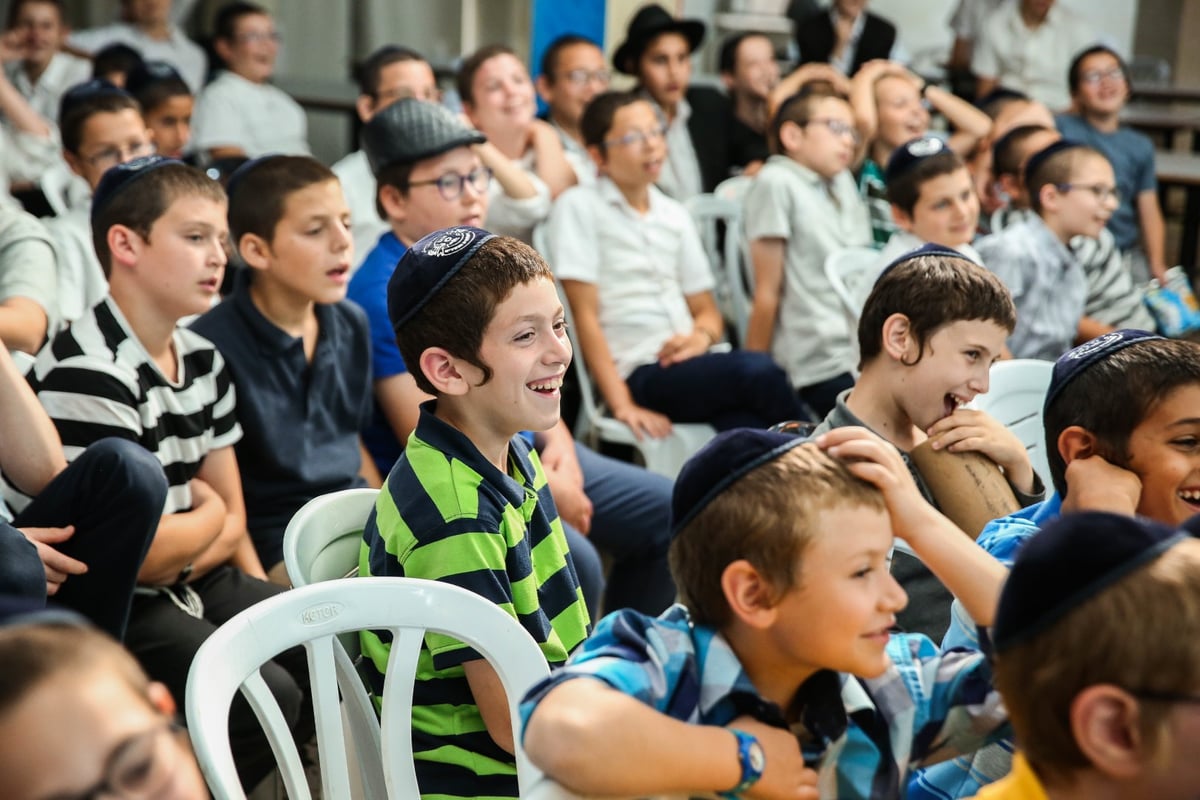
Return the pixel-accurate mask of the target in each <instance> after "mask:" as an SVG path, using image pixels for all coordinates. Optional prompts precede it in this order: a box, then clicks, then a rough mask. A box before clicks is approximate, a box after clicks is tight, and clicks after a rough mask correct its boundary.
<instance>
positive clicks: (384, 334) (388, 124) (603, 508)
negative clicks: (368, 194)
mask: <svg viewBox="0 0 1200 800" xmlns="http://www.w3.org/2000/svg"><path fill="white" fill-rule="evenodd" d="M481 139H482V137H481V135H480V134H479V133H478V132H477V131H472V130H470V129H469V128H466V127H464V126H463V125H462V123H461V122H460V121H459V120H458V119H456V118H455V117H454V115H453V114H451V113H450V112H449V111H447V110H445V109H444V108H441V107H439V106H435V105H433V104H431V103H425V102H422V101H419V100H415V99H403V100H399V101H397V102H396V103H394V104H393V105H392V106H391V107H389V108H387V109H384V110H383V111H381V112H380V113H379V114H377V115H375V117H374V118H373V119H372V120H371V121H370V122H369V123H368V124H367V127H366V128H365V129H364V131H363V147H364V152H365V153H366V155H367V156H368V157H369V158H370V160H371V163H372V164H373V165H374V167H375V169H376V172H377V174H378V176H379V203H380V207H381V208H383V210H384V213H385V216H386V217H387V219H388V221H389V223H390V224H391V228H392V230H391V231H390V232H389V233H386V234H384V235H383V236H382V237H380V239H379V244H378V245H377V246H376V247H375V249H374V250H372V251H371V254H370V255H369V256H368V257H367V259H366V260H365V261H364V262H363V266H362V269H361V270H359V272H358V273H356V274H355V276H354V278H353V279H352V280H351V281H350V292H349V296H350V299H351V300H353V301H354V302H356V303H358V304H359V305H360V306H362V307H363V309H365V310H366V312H367V317H368V319H369V321H370V323H371V331H372V335H371V371H372V373H373V380H374V395H375V404H374V413H373V417H372V419H371V423H370V426H369V427H366V428H365V429H364V431H363V440H364V442H365V443H366V445H367V448H368V449H369V450H370V452H371V455H372V456H373V458H374V459H375V464H376V466H377V467H378V469H379V472H380V473H381V474H386V473H387V472H388V471H390V470H391V468H392V465H393V464H394V463H395V462H396V459H397V458H399V456H400V453H401V452H402V449H403V447H404V443H405V442H407V441H408V438H409V435H410V434H411V433H412V431H413V428H415V427H416V424H417V416H418V414H419V412H420V404H421V403H423V402H424V401H426V400H429V399H431V398H430V396H429V395H428V394H426V393H425V392H424V391H422V390H421V389H420V388H418V386H417V383H416V381H415V380H414V377H413V375H414V372H413V371H411V370H409V369H408V368H407V367H406V365H405V363H404V359H403V358H401V356H400V350H399V348H398V347H397V345H396V336H395V333H394V332H393V331H392V326H391V323H390V322H389V321H388V314H387V304H386V296H387V292H386V287H387V282H388V280H389V279H390V278H391V277H392V274H393V273H394V272H395V269H396V263H397V262H398V261H399V260H400V258H401V257H402V256H403V255H404V253H405V252H406V251H407V250H408V248H409V247H410V246H411V245H412V244H413V243H414V242H416V241H417V240H419V239H421V238H423V237H425V236H427V235H428V234H431V233H433V232H434V231H437V230H440V229H442V228H449V227H454V226H455V225H471V224H475V225H478V224H479V221H480V220H481V219H484V218H486V217H487V212H488V195H487V191H486V182H487V177H486V172H487V171H486V169H485V168H484V166H483V162H482V159H481V157H480V150H481V149H486V148H487V144H486V142H482V141H481ZM472 176H474V177H472ZM442 185H450V186H455V187H456V188H457V191H458V194H457V196H455V195H454V192H449V195H450V196H449V198H448V197H447V194H448V193H447V191H445V190H443V189H442V188H441V186H442ZM532 443H533V444H534V445H535V446H536V447H537V449H538V456H539V458H540V459H541V461H542V467H543V468H544V470H545V472H546V480H547V481H548V482H549V484H550V492H551V494H552V495H553V496H554V504H555V506H557V508H558V510H559V515H560V516H561V518H562V521H563V527H564V531H565V533H566V535H567V542H568V544H569V545H570V548H571V555H572V557H573V558H574V560H575V569H576V571H577V572H578V573H579V582H580V584H582V585H583V588H584V596H585V598H586V599H587V602H588V607H589V608H593V609H597V610H599V608H600V597H601V593H602V587H603V585H604V568H603V565H602V564H601V563H600V557H599V555H598V554H597V553H596V549H597V548H600V549H602V550H604V552H605V553H606V554H607V555H609V556H610V557H611V559H612V565H611V569H610V570H609V580H608V586H607V591H606V592H605V594H604V600H605V603H606V604H607V606H608V607H609V608H612V609H616V608H624V607H632V608H638V609H641V610H644V611H647V612H648V613H658V612H659V611H661V610H662V609H663V608H665V607H666V606H668V605H670V603H671V601H672V600H673V599H674V596H675V590H674V585H673V584H672V583H671V575H670V571H669V570H668V568H667V547H668V545H669V544H670V538H669V533H668V531H667V517H668V509H669V508H670V502H671V500H670V498H671V482H670V480H668V479H667V478H665V477H663V476H661V475H654V474H651V473H648V472H647V471H646V470H643V469H639V468H637V467H635V466H633V465H631V464H627V463H625V462H622V461H618V460H616V459H613V458H608V457H607V456H602V455H600V454H598V453H596V452H594V451H592V450H591V449H589V448H587V447H585V446H583V445H580V444H579V443H578V442H576V441H574V440H573V439H572V438H571V434H570V431H569V429H568V428H567V426H566V424H565V423H564V422H562V421H559V423H558V424H557V425H555V426H554V427H553V428H551V429H550V430H548V431H538V432H536V433H534V434H533V435H532Z"/></svg>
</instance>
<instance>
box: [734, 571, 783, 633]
mask: <svg viewBox="0 0 1200 800" xmlns="http://www.w3.org/2000/svg"><path fill="white" fill-rule="evenodd" d="M721 591H722V592H723V593H724V594H725V602H727V603H729V608H730V610H731V611H732V612H733V615H734V617H736V618H737V619H739V620H741V621H742V622H743V623H744V624H746V625H749V626H750V627H751V628H758V629H763V628H766V627H768V626H769V625H771V624H772V623H773V622H774V621H775V608H776V605H777V604H776V602H775V601H776V597H775V591H774V588H773V587H772V586H771V584H770V582H768V581H767V579H766V578H764V577H763V575H762V573H760V572H759V571H758V570H757V569H755V567H754V565H753V564H751V563H750V562H749V561H747V560H746V559H744V558H739V559H738V560H737V561H733V562H731V563H730V564H729V565H728V566H726V567H725V569H724V570H723V571H722V572H721Z"/></svg>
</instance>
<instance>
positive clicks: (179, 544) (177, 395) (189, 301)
mask: <svg viewBox="0 0 1200 800" xmlns="http://www.w3.org/2000/svg"><path fill="white" fill-rule="evenodd" d="M92 228H93V230H94V231H95V234H94V237H95V247H96V255H97V257H98V258H99V261H100V263H101V264H102V265H104V268H105V273H106V275H107V277H108V280H109V287H110V293H109V295H108V296H107V297H105V298H104V299H103V300H101V301H100V302H99V303H98V304H97V305H96V306H94V307H93V308H92V309H90V310H89V311H88V312H87V313H86V314H85V315H84V316H82V317H81V318H79V319H78V320H76V321H75V322H74V323H73V324H72V325H71V327H70V328H68V329H66V330H64V331H62V332H61V333H59V334H58V335H57V336H56V337H55V338H54V340H53V341H51V343H50V344H49V345H47V346H46V347H45V348H43V349H42V351H41V353H40V354H39V356H38V360H37V361H36V362H35V363H34V366H33V368H32V371H31V372H30V375H29V383H30V385H31V386H32V387H33V390H34V391H35V392H36V393H37V395H38V400H39V401H41V403H42V405H43V406H44V407H45V409H46V411H47V413H48V414H49V415H50V418H51V419H52V420H53V421H54V424H55V425H56V426H57V428H58V432H59V435H60V436H61V437H62V443H63V450H64V453H65V455H66V457H67V459H68V460H73V459H74V458H75V457H76V456H78V455H79V454H80V453H81V452H82V451H83V449H84V448H86V447H88V446H89V445H91V444H92V443H94V442H96V441H98V440H100V439H102V438H105V437H110V436H117V437H121V438H124V439H128V440H131V441H133V442H136V443H138V444H140V445H142V446H143V447H145V448H146V449H147V450H149V451H150V452H151V453H152V454H153V455H154V456H156V457H157V459H158V461H159V463H160V464H161V465H162V469H163V472H164V473H165V474H166V477H167V482H168V490H167V499H166V503H165V504H164V506H163V508H162V509H161V519H160V521H159V524H158V531H157V533H156V534H155V536H154V538H153V541H152V542H151V543H150V548H149V551H148V552H147V554H146V558H145V561H144V562H143V564H142V568H141V571H140V572H139V574H138V583H139V585H140V589H139V592H138V594H137V596H135V597H134V603H133V609H132V612H131V614H130V620H129V627H128V630H127V633H126V637H125V641H126V644H127V645H128V646H129V648H130V650H131V651H132V652H133V653H134V654H135V655H136V656H137V657H138V659H139V660H140V661H141V662H142V665H143V666H144V667H145V669H146V671H147V672H148V673H150V674H151V676H153V677H154V678H155V679H157V680H161V681H162V682H163V683H165V684H167V686H168V687H169V688H170V689H171V692H172V694H174V695H175V696H177V697H182V696H183V694H184V691H185V688H186V681H187V671H188V667H189V666H190V664H191V660H192V657H193V656H194V654H195V652H196V649H197V648H199V647H200V645H201V644H202V643H203V642H204V640H205V639H206V638H207V637H208V635H209V634H210V633H211V632H212V631H213V630H215V629H216V627H217V626H218V625H220V624H221V623H223V622H225V621H226V620H227V619H229V618H230V617H231V616H233V615H234V614H236V613H238V612H239V611H241V610H243V609H245V608H247V607H249V606H250V605H252V604H254V603H256V602H258V601H260V600H262V599H264V598H266V597H270V596H272V595H274V594H276V593H277V592H279V591H282V590H281V589H279V588H278V587H273V586H272V585H271V584H269V583H267V582H266V580H265V577H266V575H265V573H264V572H263V569H262V564H261V563H260V561H259V559H258V556H257V555H256V554H255V552H254V546H253V544H252V543H251V541H250V537H249V536H248V535H247V533H246V517H245V510H244V506H243V501H242V487H241V480H240V478H239V475H238V469H237V460H236V457H235V455H234V451H233V445H234V444H235V443H236V442H237V441H238V439H240V438H241V434H242V431H241V428H240V427H239V426H238V423H237V418H236V416H235V413H234V408H235V394H234V389H233V385H232V381H231V379H230V376H229V373H228V371H227V369H226V367H225V363H224V360H223V359H222V358H221V355H220V354H219V353H218V352H217V351H216V349H215V348H214V347H213V345H212V344H211V343H210V342H209V341H208V340H207V339H204V338H203V337H201V336H200V335H199V334H197V333H194V332H193V331H190V330H188V329H186V328H181V327H179V326H178V321H179V320H180V319H181V318H183V317H186V316H190V315H193V314H199V313H201V312H203V311H205V310H207V309H208V307H209V306H210V305H211V304H212V301H213V299H214V298H215V297H216V294H217V289H218V287H219V286H220V283H221V276H222V273H223V272H224V268H225V246H226V240H227V238H228V226H227V224H226V221H225V192H224V190H223V189H221V187H220V185H219V184H218V183H216V182H215V181H213V180H211V179H210V178H208V177H207V176H206V175H205V174H204V173H203V172H201V171H200V170H198V169H195V168H193V167H188V166H186V165H184V164H182V163H180V162H178V161H172V160H170V159H163V158H160V157H158V156H150V157H147V158H141V159H136V160H134V161H131V162H128V163H126V164H121V165H118V166H117V167H114V168H112V169H110V170H109V171H108V172H107V173H105V175H104V177H103V178H102V179H101V181H100V183H99V185H98V186H97V188H96V195H95V198H94V200H93V203H92ZM9 488H10V490H11V489H12V488H13V487H9ZM8 495H9V497H11V498H13V499H14V500H17V501H19V500H20V497H19V495H14V493H13V492H12V491H9V492H8ZM264 677H266V679H267V683H268V685H269V686H270V687H271V689H272V691H273V692H274V694H275V696H276V697H277V698H278V699H279V701H280V705H281V708H282V709H283V711H284V719H285V720H286V721H287V722H288V724H289V725H290V726H292V729H293V733H294V734H295V735H296V737H297V740H298V741H300V742H304V741H305V740H306V739H307V738H308V736H310V735H311V733H312V730H313V727H312V717H311V715H310V714H308V713H304V712H303V709H304V705H303V703H304V691H305V690H304V688H303V687H305V686H307V677H308V670H307V666H306V664H305V659H304V655H303V651H299V652H297V651H291V652H289V653H287V654H284V655H282V656H280V657H279V658H277V659H276V660H275V662H273V663H272V664H271V665H269V666H268V668H267V669H266V670H265V671H264ZM231 719H232V735H233V739H234V741H235V745H234V752H235V753H236V754H237V757H236V761H237V765H238V773H239V775H240V776H241V778H242V782H243V785H244V786H246V787H248V788H252V787H253V786H254V785H256V784H257V783H258V782H259V781H260V780H261V779H262V778H263V777H265V776H266V774H267V773H268V772H269V771H270V770H271V769H272V768H273V767H274V764H275V761H274V757H273V756H272V754H271V750H270V747H269V745H268V743H267V741H266V737H265V736H264V734H263V732H262V729H261V727H260V726H259V724H258V722H257V720H256V719H255V717H254V714H253V713H252V712H251V711H250V708H249V706H248V705H244V704H241V703H238V704H235V705H234V707H233V710H232V718H231Z"/></svg>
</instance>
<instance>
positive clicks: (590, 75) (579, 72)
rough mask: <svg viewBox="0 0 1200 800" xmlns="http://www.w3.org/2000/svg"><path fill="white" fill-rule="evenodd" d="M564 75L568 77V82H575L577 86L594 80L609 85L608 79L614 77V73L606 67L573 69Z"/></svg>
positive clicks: (585, 84)
mask: <svg viewBox="0 0 1200 800" xmlns="http://www.w3.org/2000/svg"><path fill="white" fill-rule="evenodd" d="M563 77H564V78H566V79H567V82H568V83H573V84H575V85H576V86H587V85H588V84H589V83H591V82H592V81H595V82H596V83H602V84H604V85H605V86H608V81H609V79H610V78H611V77H612V73H611V72H609V71H608V70H606V69H597V70H587V69H571V70H567V71H566V72H565V73H563Z"/></svg>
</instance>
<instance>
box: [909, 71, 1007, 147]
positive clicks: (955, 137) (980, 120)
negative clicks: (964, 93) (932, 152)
mask: <svg viewBox="0 0 1200 800" xmlns="http://www.w3.org/2000/svg"><path fill="white" fill-rule="evenodd" d="M909 74H911V73H909ZM913 78H914V80H916V81H919V83H918V84H917V85H918V86H923V87H924V88H923V89H922V94H923V95H924V97H925V99H926V100H928V101H929V104H930V105H931V106H933V107H934V108H935V109H936V110H937V111H938V112H940V113H941V115H942V116H944V117H945V118H946V119H947V121H949V123H950V124H951V125H952V126H953V127H954V133H953V134H951V136H950V141H949V145H950V149H951V150H953V151H954V152H956V153H958V154H959V155H960V156H962V157H963V158H966V157H967V156H969V155H970V154H971V151H972V150H974V149H975V145H977V144H979V142H980V141H981V140H982V139H983V138H984V137H986V136H987V135H988V134H989V133H990V132H991V130H992V118H991V117H989V116H988V115H987V114H985V113H983V112H982V111H981V110H979V109H978V108H976V107H975V106H973V105H972V104H970V103H968V102H967V101H966V100H963V99H962V98H961V97H957V96H955V95H954V94H952V93H950V92H947V91H946V90H945V89H943V88H942V87H940V86H937V85H936V84H931V83H925V82H924V80H923V79H921V78H918V77H916V76H915V75H914V76H913Z"/></svg>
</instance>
